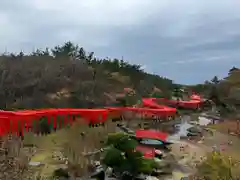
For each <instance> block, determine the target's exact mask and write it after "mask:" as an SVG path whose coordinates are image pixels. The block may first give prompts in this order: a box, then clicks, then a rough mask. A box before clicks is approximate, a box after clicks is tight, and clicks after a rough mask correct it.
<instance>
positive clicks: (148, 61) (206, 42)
mask: <svg viewBox="0 0 240 180" xmlns="http://www.w3.org/2000/svg"><path fill="white" fill-rule="evenodd" d="M239 5H240V2H239V0H222V1H220V2H219V0H211V1H207V0H181V1H179V0H161V1H155V0H121V1H119V0H118V1H117V0H111V1H108V0H88V1H83V0H79V1H77V0H51V1H49V0H21V1H14V0H1V1H0V24H1V25H2V26H1V29H0V38H1V41H0V51H4V50H5V49H6V48H7V50H8V51H20V50H24V51H26V52H29V51H32V50H33V49H34V48H44V47H45V46H54V45H57V44H59V43H63V42H65V41H68V40H71V41H73V42H75V43H78V44H79V45H81V46H83V47H85V48H86V49H87V50H88V51H95V53H96V55H97V56H100V57H106V56H108V57H118V58H121V57H122V56H123V57H124V59H126V60H128V61H130V62H133V63H139V64H142V65H143V66H144V69H145V70H147V71H149V72H153V73H158V74H160V75H163V76H167V77H169V78H172V79H174V80H176V81H177V82H180V83H181V82H182V83H199V82H203V81H204V80H206V79H210V78H211V77H212V76H214V75H219V76H220V77H223V76H224V75H226V73H227V71H228V69H229V68H231V67H232V66H234V65H235V66H240V60H239V59H240V54H239V47H240V46H239V45H240V31H239V30H240V12H239ZM2 27H4V28H2Z"/></svg>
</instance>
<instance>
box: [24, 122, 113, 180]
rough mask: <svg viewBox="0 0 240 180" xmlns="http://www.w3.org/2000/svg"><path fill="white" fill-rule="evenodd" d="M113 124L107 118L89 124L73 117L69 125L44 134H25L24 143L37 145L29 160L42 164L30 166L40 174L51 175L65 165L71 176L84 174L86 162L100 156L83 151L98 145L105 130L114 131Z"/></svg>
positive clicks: (86, 170)
mask: <svg viewBox="0 0 240 180" xmlns="http://www.w3.org/2000/svg"><path fill="white" fill-rule="evenodd" d="M115 127H116V125H115V123H113V122H111V121H107V122H106V124H105V126H99V127H95V128H89V127H88V126H87V125H86V123H84V122H83V121H81V120H77V122H75V123H74V124H73V125H72V126H71V127H69V128H65V129H61V130H59V131H57V132H54V133H51V134H49V135H47V136H34V135H30V134H28V135H26V138H25V143H28V144H31V143H33V144H34V145H35V146H37V151H36V153H35V155H34V156H33V157H32V158H31V161H38V162H41V163H42V164H43V165H42V166H39V167H37V168H36V167H32V168H31V170H32V171H33V172H34V174H35V176H41V177H49V176H51V175H52V173H53V171H54V170H56V169H58V168H60V167H62V168H67V169H68V171H69V172H70V175H71V176H72V177H73V178H74V177H77V176H83V175H86V173H87V172H88V167H89V165H90V164H91V163H92V162H93V161H94V160H100V155H99V154H96V155H94V156H85V153H87V152H92V151H95V150H98V149H100V148H101V146H102V144H101V143H100V141H102V140H104V137H106V136H107V134H108V133H109V132H115ZM56 156H57V157H56Z"/></svg>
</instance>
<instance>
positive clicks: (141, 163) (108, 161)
mask: <svg viewBox="0 0 240 180" xmlns="http://www.w3.org/2000/svg"><path fill="white" fill-rule="evenodd" d="M136 145H137V142H136V141H135V140H133V139H132V138H131V137H130V136H129V135H127V134H124V133H114V134H110V135H109V136H108V139H107V142H106V146H108V147H110V148H109V149H108V150H107V151H106V154H105V156H104V159H103V163H104V164H105V165H107V166H109V167H112V168H113V169H114V170H115V171H117V172H120V173H122V172H124V171H128V172H130V173H131V174H132V175H134V176H135V175H137V174H139V173H151V172H152V171H153V170H154V168H158V165H157V164H156V163H155V162H154V160H152V159H144V157H143V154H142V153H140V152H138V151H135V148H136Z"/></svg>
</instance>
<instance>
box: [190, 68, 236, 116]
mask: <svg viewBox="0 0 240 180" xmlns="http://www.w3.org/2000/svg"><path fill="white" fill-rule="evenodd" d="M239 77H240V69H238V68H236V67H233V68H232V69H230V70H229V72H228V76H227V77H225V78H223V79H219V78H218V77H217V76H215V77H213V79H212V80H211V81H206V82H205V83H204V84H198V85H195V86H191V87H190V88H191V89H193V90H194V91H195V92H197V93H200V94H203V95H204V96H205V97H206V98H209V99H211V100H213V101H214V102H215V103H216V105H217V106H219V107H220V108H221V107H223V109H226V107H227V108H230V109H232V110H233V111H230V114H235V113H233V112H236V114H239V112H238V111H239V107H240V78H239ZM221 109H222V108H221Z"/></svg>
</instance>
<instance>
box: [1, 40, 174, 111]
mask: <svg viewBox="0 0 240 180" xmlns="http://www.w3.org/2000/svg"><path fill="white" fill-rule="evenodd" d="M124 87H130V88H133V89H135V90H136V93H137V95H139V96H146V95H148V94H149V93H150V92H151V91H152V89H153V88H154V87H156V88H160V89H161V90H163V91H165V92H168V90H169V89H172V88H173V87H174V84H173V82H172V81H171V80H169V79H167V78H163V77H159V76H157V75H152V74H148V73H146V72H144V71H143V70H142V69H141V66H140V65H132V64H129V63H127V62H125V61H123V60H118V59H112V60H110V59H97V58H95V57H94V53H93V52H91V53H86V52H85V50H84V49H83V48H79V47H78V46H77V45H74V44H72V43H71V42H67V43H65V44H64V45H62V46H56V47H54V48H53V49H48V48H47V49H45V50H44V51H42V50H36V51H35V52H33V53H32V54H30V55H29V54H28V55H25V54H24V53H23V52H20V53H19V54H17V55H16V54H9V53H5V54H4V55H2V56H1V57H0V98H1V102H0V108H1V109H15V108H29V109H30V108H31V109H33V108H46V107H89V106H104V105H107V104H109V103H112V101H113V100H112V98H110V97H112V96H113V97H114V95H115V94H116V93H120V92H122V90H123V88H124ZM113 99H114V98H113Z"/></svg>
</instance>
